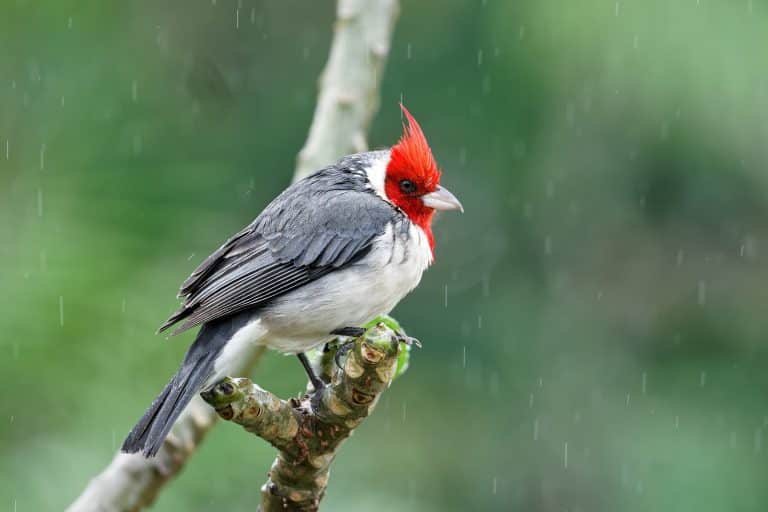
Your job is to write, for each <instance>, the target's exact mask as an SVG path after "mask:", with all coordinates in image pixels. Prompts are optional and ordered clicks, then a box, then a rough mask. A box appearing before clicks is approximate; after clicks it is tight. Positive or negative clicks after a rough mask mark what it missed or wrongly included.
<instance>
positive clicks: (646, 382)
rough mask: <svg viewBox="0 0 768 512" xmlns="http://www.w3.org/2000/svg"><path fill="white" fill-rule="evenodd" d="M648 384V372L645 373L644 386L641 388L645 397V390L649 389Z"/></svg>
mask: <svg viewBox="0 0 768 512" xmlns="http://www.w3.org/2000/svg"><path fill="white" fill-rule="evenodd" d="M647 384H648V374H647V373H646V372H643V384H642V386H641V389H642V393H643V396H645V390H646V388H647Z"/></svg>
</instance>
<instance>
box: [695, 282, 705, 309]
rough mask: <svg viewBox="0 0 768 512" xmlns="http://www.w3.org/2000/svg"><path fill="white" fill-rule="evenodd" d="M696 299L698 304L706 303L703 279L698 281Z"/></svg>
mask: <svg viewBox="0 0 768 512" xmlns="http://www.w3.org/2000/svg"><path fill="white" fill-rule="evenodd" d="M696 296H697V301H698V303H699V306H703V305H704V304H706V303H707V283H706V282H704V281H699V284H698V286H697V293H696Z"/></svg>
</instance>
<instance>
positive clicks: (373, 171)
mask: <svg viewBox="0 0 768 512" xmlns="http://www.w3.org/2000/svg"><path fill="white" fill-rule="evenodd" d="M387 165H389V151H387V152H385V153H384V154H383V155H382V156H381V157H379V158H377V159H376V160H374V161H373V162H371V166H370V167H369V168H368V182H369V183H370V184H371V188H373V191H374V192H376V194H377V195H378V196H379V197H381V198H382V199H384V200H385V201H389V198H388V197H387V193H386V192H385V190H384V179H385V178H386V175H387ZM390 202H391V201H390Z"/></svg>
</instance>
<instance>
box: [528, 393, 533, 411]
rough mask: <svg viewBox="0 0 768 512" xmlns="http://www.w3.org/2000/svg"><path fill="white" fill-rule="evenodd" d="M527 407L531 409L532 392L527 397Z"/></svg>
mask: <svg viewBox="0 0 768 512" xmlns="http://www.w3.org/2000/svg"><path fill="white" fill-rule="evenodd" d="M528 407H529V408H530V409H533V393H531V394H530V396H529V397H528Z"/></svg>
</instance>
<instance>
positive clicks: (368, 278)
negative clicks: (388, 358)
mask: <svg viewBox="0 0 768 512" xmlns="http://www.w3.org/2000/svg"><path fill="white" fill-rule="evenodd" d="M402 222H407V221H402ZM431 263H432V251H431V249H430V247H429V242H428V240H427V236H426V235H425V234H424V231H423V230H422V229H421V228H419V227H418V226H415V225H413V224H411V223H410V222H407V230H404V229H402V225H400V224H398V225H393V224H390V225H388V226H387V228H386V230H385V232H384V234H382V235H381V236H379V237H378V238H377V239H376V240H375V241H374V243H373V245H372V249H371V251H370V252H369V253H368V254H367V255H366V256H365V257H364V258H362V259H361V260H359V261H358V262H356V263H354V264H352V265H350V266H348V267H345V268H344V269H341V270H338V271H335V272H332V273H330V274H328V275H326V276H324V277H322V278H320V279H318V280H317V281H314V282H312V283H309V284H307V285H305V286H302V287H301V288H299V289H297V290H294V291H292V292H290V293H288V294H286V295H284V296H282V297H280V298H278V299H276V300H275V301H274V303H273V304H271V305H270V306H269V307H268V308H265V309H264V310H263V311H262V312H261V313H260V318H261V321H262V322H263V326H264V327H265V328H266V329H267V331H268V334H267V335H266V336H265V338H264V340H263V343H265V344H267V345H268V346H270V347H271V348H275V349H277V350H280V351H282V352H287V353H295V352H301V351H304V350H307V349H308V348H310V347H312V346H315V345H318V344H320V343H324V342H326V341H328V340H329V339H330V338H331V336H329V333H330V332H331V331H332V330H334V329H337V328H339V327H347V326H349V327H355V326H360V325H362V324H364V323H366V322H368V321H370V320H371V319H373V318H375V317H376V316H378V315H381V314H385V313H389V312H390V311H391V310H392V309H393V308H394V307H395V306H396V305H397V303H398V302H400V300H401V299H402V298H403V297H405V295H407V294H408V292H410V291H411V290H413V289H414V288H415V287H416V285H418V284H419V281H420V280H421V275H422V273H423V272H424V270H426V268H427V267H428V266H429V265H430V264H431Z"/></svg>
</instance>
